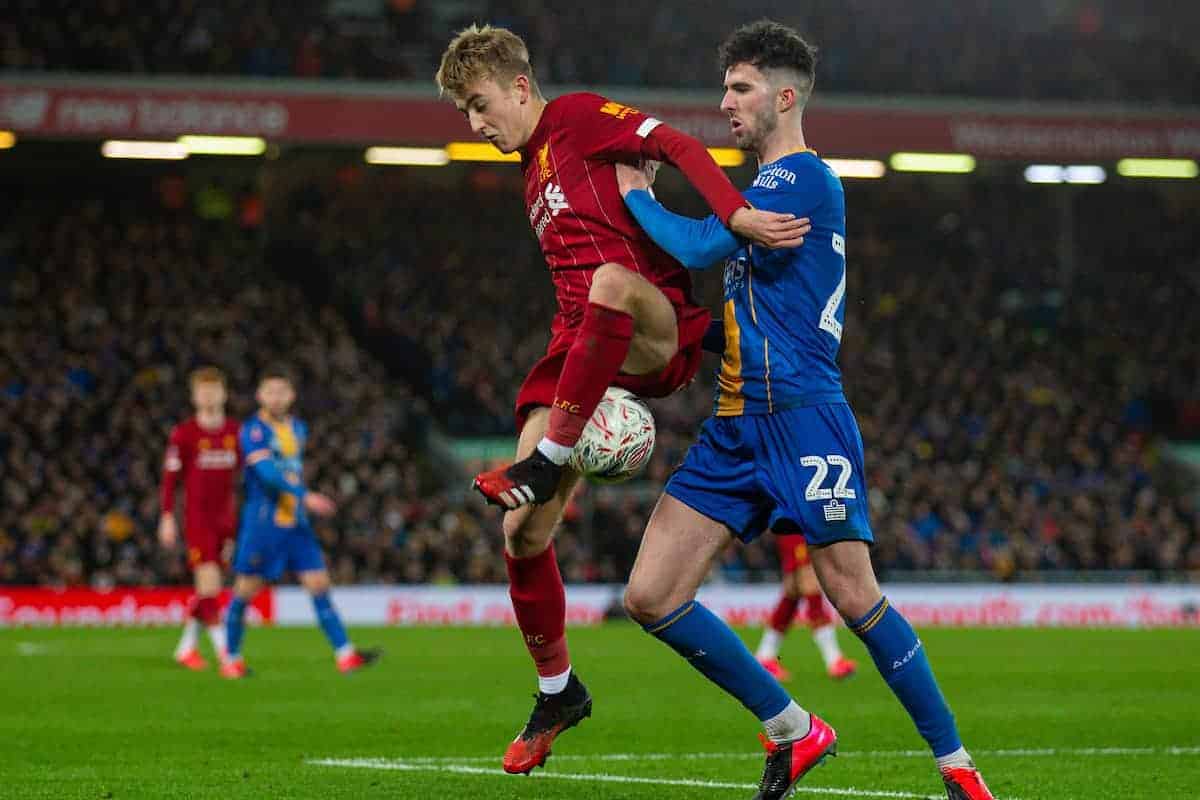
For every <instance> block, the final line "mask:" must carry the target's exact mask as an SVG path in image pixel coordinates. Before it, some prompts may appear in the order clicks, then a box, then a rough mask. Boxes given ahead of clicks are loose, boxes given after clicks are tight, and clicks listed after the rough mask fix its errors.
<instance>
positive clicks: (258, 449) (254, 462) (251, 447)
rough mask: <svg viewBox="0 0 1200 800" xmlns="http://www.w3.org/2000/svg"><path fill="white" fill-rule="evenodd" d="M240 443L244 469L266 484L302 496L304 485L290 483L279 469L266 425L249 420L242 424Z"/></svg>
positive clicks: (280, 490)
mask: <svg viewBox="0 0 1200 800" xmlns="http://www.w3.org/2000/svg"><path fill="white" fill-rule="evenodd" d="M238 438H239V439H241V445H242V458H243V459H245V461H244V463H245V464H246V469H248V470H250V471H251V472H253V473H254V477H256V478H258V479H259V480H260V481H262V482H263V483H264V484H266V485H267V486H270V487H271V488H272V489H275V490H276V491H279V492H288V493H290V494H294V495H296V497H298V498H299V497H303V496H304V491H305V490H304V486H303V484H299V483H292V482H291V481H289V480H288V479H287V477H286V476H285V475H284V474H283V470H281V469H279V464H278V463H276V461H275V454H274V453H273V452H272V451H271V439H270V436H269V434H268V431H267V429H266V427H265V426H264V425H263V424H262V423H260V422H258V421H256V420H251V421H250V422H247V423H246V424H244V425H243V426H242V430H241V433H240V434H239V437H238Z"/></svg>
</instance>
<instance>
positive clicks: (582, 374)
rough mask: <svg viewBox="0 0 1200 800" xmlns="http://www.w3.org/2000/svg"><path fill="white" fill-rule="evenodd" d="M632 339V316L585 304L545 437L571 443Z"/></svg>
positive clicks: (617, 370) (600, 395)
mask: <svg viewBox="0 0 1200 800" xmlns="http://www.w3.org/2000/svg"><path fill="white" fill-rule="evenodd" d="M632 341H633V317H632V316H630V315H629V314H626V313H625V312H624V311H617V310H616V309H612V308H608V307H607V306H602V305H599V304H598V303H588V306H587V311H585V312H584V315H583V324H582V325H581V326H580V328H579V334H578V335H577V336H576V337H575V341H574V343H572V344H571V348H570V349H569V350H567V358H566V361H565V362H564V363H563V368H562V374H561V375H559V377H558V389H557V391H556V392H555V395H554V405H553V406H552V407H551V409H550V426H549V429H548V430H547V431H546V438H547V439H549V440H550V441H552V442H554V443H555V444H560V445H562V446H563V447H574V446H575V443H576V442H578V441H579V437H580V435H581V434H582V433H583V428H584V426H585V425H587V421H588V420H589V419H591V418H592V412H593V411H595V410H596V406H597V405H599V404H600V400H601V398H603V397H604V392H605V390H606V389H608V387H609V386H611V385H612V382H613V380H614V379H615V378H616V377H617V373H619V372H620V371H621V365H622V364H624V363H625V357H626V356H627V355H629V344H630V342H632ZM560 583H561V581H560Z"/></svg>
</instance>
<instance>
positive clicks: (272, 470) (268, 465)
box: [250, 458, 304, 498]
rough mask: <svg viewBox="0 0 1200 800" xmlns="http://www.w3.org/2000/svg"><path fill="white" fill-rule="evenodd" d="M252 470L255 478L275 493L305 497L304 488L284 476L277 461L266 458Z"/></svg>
mask: <svg viewBox="0 0 1200 800" xmlns="http://www.w3.org/2000/svg"><path fill="white" fill-rule="evenodd" d="M250 469H251V470H252V471H253V472H254V477H256V478H258V479H259V480H260V481H262V482H263V483H265V484H266V485H267V486H270V487H271V488H272V489H274V490H275V491H277V492H287V493H289V494H294V495H296V497H297V498H301V497H303V496H304V486H303V485H302V484H299V483H292V482H291V481H289V480H288V479H287V477H286V476H285V475H284V474H283V470H281V469H279V465H278V464H276V463H275V459H273V458H264V459H263V460H262V461H258V462H255V463H254V464H251V465H250Z"/></svg>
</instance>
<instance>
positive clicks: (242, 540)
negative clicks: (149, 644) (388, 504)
mask: <svg viewBox="0 0 1200 800" xmlns="http://www.w3.org/2000/svg"><path fill="white" fill-rule="evenodd" d="M257 399H258V405H259V408H258V412H257V413H256V414H254V416H252V417H251V418H250V419H248V420H247V421H246V422H245V424H243V425H242V429H241V432H240V434H239V439H240V443H241V451H242V453H243V454H244V459H245V464H246V475H245V485H244V499H243V504H242V516H241V526H240V528H239V530H238V540H237V555H236V556H234V560H233V571H234V575H235V576H236V577H235V579H234V585H233V601H232V602H231V603H230V604H229V610H228V611H227V612H226V616H225V627H226V639H227V641H228V648H229V649H228V652H227V653H226V655H225V657H224V659H223V661H222V664H221V676H222V677H224V678H242V677H245V675H246V665H245V662H244V661H243V660H242V637H243V634H244V632H245V624H244V622H245V615H246V605H247V604H248V603H249V602H250V601H251V600H252V599H253V598H254V595H256V594H258V591H259V590H260V589H261V588H262V587H263V585H264V583H265V582H266V581H272V582H274V581H276V580H278V579H279V577H280V576H281V575H282V574H283V572H284V570H291V571H293V572H295V573H296V576H297V578H298V579H299V581H300V584H301V585H302V586H303V587H304V588H305V590H306V591H308V593H309V594H310V595H311V596H312V601H313V610H314V611H315V612H316V616H317V622H318V623H319V624H320V625H321V630H323V631H324V632H325V636H326V637H327V638H328V639H329V643H330V645H332V646H333V649H334V657H335V659H336V662H337V667H338V669H339V670H341V671H342V672H353V671H355V670H357V669H359V668H361V667H364V666H366V665H368V664H370V663H372V662H373V661H375V660H376V659H377V658H378V656H379V653H378V651H375V650H362V651H359V650H356V649H355V647H354V645H353V644H351V643H350V640H349V638H348V637H347V636H346V629H345V628H344V627H343V626H342V621H341V618H340V617H338V613H337V610H336V609H335V608H334V607H333V604H332V602H330V599H329V571H328V570H327V569H326V568H325V557H324V555H322V553H321V546H320V544H319V543H318V542H317V537H316V534H314V533H313V529H312V526H311V525H310V524H309V521H308V515H309V514H310V513H312V514H315V515H317V516H322V517H325V516H330V515H332V514H333V513H334V512H335V511H336V510H337V509H336V506H335V505H334V503H333V501H332V500H330V499H329V498H328V497H326V496H325V495H323V494H320V493H319V492H311V491H309V490H308V489H306V488H305V486H304V477H303V476H304V462H303V457H304V446H305V444H306V443H307V442H308V426H307V425H305V424H304V423H303V422H302V421H300V420H298V419H296V418H295V417H293V416H292V415H291V413H290V412H291V407H292V403H293V402H294V401H295V399H296V392H295V389H294V388H293V386H292V380H291V378H290V377H289V376H288V374H287V373H286V372H285V371H283V370H279V369H274V370H269V371H267V372H265V373H264V374H263V376H262V378H261V379H260V380H259V384H258V394H257Z"/></svg>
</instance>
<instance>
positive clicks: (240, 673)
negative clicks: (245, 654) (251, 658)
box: [221, 658, 249, 681]
mask: <svg viewBox="0 0 1200 800" xmlns="http://www.w3.org/2000/svg"><path fill="white" fill-rule="evenodd" d="M247 674H249V673H248V670H247V669H246V662H245V661H242V660H241V659H240V658H239V659H238V660H237V661H222V662H221V677H222V678H225V679H226V680H231V681H236V680H240V679H242V678H244V677H246V675H247Z"/></svg>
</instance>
